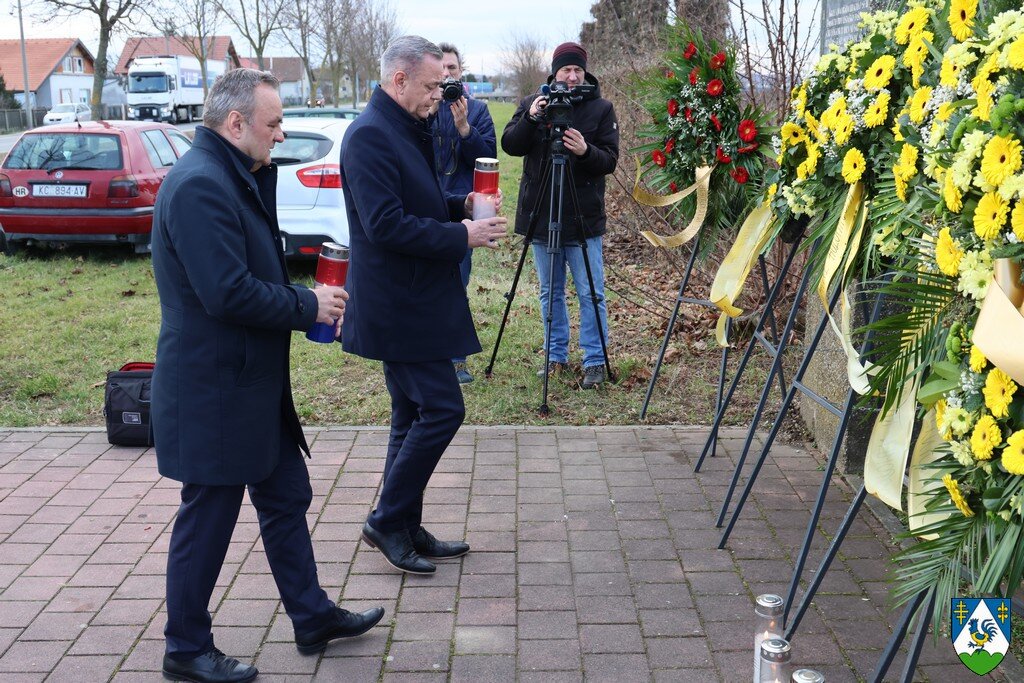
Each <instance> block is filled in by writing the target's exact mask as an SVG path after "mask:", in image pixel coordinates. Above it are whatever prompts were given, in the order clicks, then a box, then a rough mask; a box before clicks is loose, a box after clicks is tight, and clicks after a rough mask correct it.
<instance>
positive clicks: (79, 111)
mask: <svg viewBox="0 0 1024 683" xmlns="http://www.w3.org/2000/svg"><path fill="white" fill-rule="evenodd" d="M91 120H92V109H90V108H89V105H88V104H85V103H84V102H75V103H73V104H58V105H57V106H56V107H54V108H53V109H51V110H50V111H48V112H46V116H44V117H43V125H44V126H49V125H51V124H54V123H74V122H75V121H91Z"/></svg>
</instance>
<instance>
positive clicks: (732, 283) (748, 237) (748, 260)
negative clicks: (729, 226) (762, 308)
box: [708, 201, 772, 346]
mask: <svg viewBox="0 0 1024 683" xmlns="http://www.w3.org/2000/svg"><path fill="white" fill-rule="evenodd" d="M771 221H772V210H771V204H770V202H768V201H765V202H764V203H762V204H761V205H760V206H759V207H757V208H756V209H754V210H753V211H751V212H750V215H748V216H747V218H746V220H744V221H743V225H742V226H740V231H739V233H738V234H737V235H736V241H735V242H733V245H732V247H730V249H729V253H727V254H726V255H725V258H724V259H723V260H722V265H721V266H719V267H718V272H717V273H715V280H714V282H712V283H711V294H710V295H709V296H708V298H710V299H711V302H712V303H713V304H715V306H718V308H720V309H721V310H722V315H720V316H719V317H718V324H717V325H716V326H715V339H717V340H718V343H719V345H720V346H728V345H729V340H728V339H726V336H725V323H726V319H727V318H735V317H737V316H739V315H740V314H742V313H743V309H740V308H737V307H736V306H735V305H734V304H735V301H736V299H737V298H738V297H739V295H740V292H741V291H742V290H743V285H744V283H745V282H746V281H747V275H748V274H749V273H750V269H751V268H752V267H753V266H754V260H755V259H757V257H758V256H759V255H760V254H761V252H762V251H764V248H765V245H767V244H768V240H769V239H770V238H771V234H772V231H771V230H769V225H770V224H771Z"/></svg>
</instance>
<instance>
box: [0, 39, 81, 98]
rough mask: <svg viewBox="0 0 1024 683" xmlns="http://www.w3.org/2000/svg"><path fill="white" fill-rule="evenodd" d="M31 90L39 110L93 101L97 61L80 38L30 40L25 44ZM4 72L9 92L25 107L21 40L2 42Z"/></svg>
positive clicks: (0, 55) (0, 52) (0, 69)
mask: <svg viewBox="0 0 1024 683" xmlns="http://www.w3.org/2000/svg"><path fill="white" fill-rule="evenodd" d="M25 56H26V58H27V61H28V90H29V92H31V93H32V94H33V98H32V100H33V103H34V105H35V107H36V108H45V109H49V108H50V107H52V106H54V105H56V104H64V103H72V102H89V100H90V98H91V96H92V81H93V74H94V72H95V64H94V62H95V60H94V59H93V56H92V54H91V53H90V52H89V50H88V49H87V48H86V47H85V45H83V44H82V41H80V40H79V39H78V38H30V39H28V40H26V41H25ZM0 73H2V74H3V75H4V82H5V83H6V84H7V90H9V91H11V92H13V93H14V96H15V97H16V98H17V99H18V101H19V102H21V103H22V106H24V104H25V79H24V76H23V74H24V70H23V69H22V61H21V41H20V40H0Z"/></svg>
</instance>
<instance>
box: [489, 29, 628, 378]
mask: <svg viewBox="0 0 1024 683" xmlns="http://www.w3.org/2000/svg"><path fill="white" fill-rule="evenodd" d="M557 81H562V82H564V83H565V84H566V85H567V86H568V87H569V88H570V91H573V90H575V89H576V88H577V87H578V86H581V85H584V84H589V85H591V86H593V90H592V91H590V92H588V93H586V94H583V95H582V98H580V95H579V94H577V93H574V94H573V96H572V99H571V101H572V126H571V127H569V128H567V129H566V131H565V133H564V135H563V136H562V141H563V143H564V145H565V151H566V152H567V153H568V162H569V163H568V167H569V168H570V169H571V170H572V176H573V179H574V181H575V187H576V194H577V195H578V196H579V203H580V212H581V213H582V214H583V215H582V219H583V226H582V233H581V226H580V224H579V223H580V221H579V218H580V217H578V216H576V215H575V210H574V207H573V203H572V200H571V197H570V194H569V192H568V191H566V192H565V194H564V200H563V207H562V247H563V248H562V253H561V254H560V255H556V256H555V269H554V278H553V279H552V281H551V282H549V281H548V280H549V275H550V273H549V267H550V256H549V255H548V253H547V240H548V224H549V223H550V221H551V220H552V217H551V216H550V215H549V214H550V202H549V200H548V199H549V198H548V196H547V193H548V190H549V187H550V183H545V184H544V185H542V184H541V181H542V179H543V170H544V164H545V162H546V161H547V160H548V159H549V158H550V149H551V142H550V140H548V139H547V136H546V130H547V126H546V122H545V120H544V110H545V108H546V107H547V105H548V99H549V98H548V97H547V96H545V95H530V96H529V97H527V98H525V99H524V100H523V101H522V102H520V103H519V108H518V109H516V113H515V114H513V115H512V119H511V120H510V121H509V122H508V125H507V126H505V131H504V132H503V133H502V135H501V148H502V149H503V150H505V152H507V153H508V154H510V155H512V156H524V157H526V158H525V159H524V160H523V177H522V181H521V182H520V185H519V206H518V207H517V209H516V233H518V234H520V235H525V234H526V232H527V230H528V229H529V223H530V212H531V211H532V209H533V207H534V206H535V205H536V203H537V199H538V196H540V197H541V201H540V208H539V212H538V214H539V215H538V218H537V223H536V226H535V228H534V233H533V264H534V267H535V268H536V269H537V279H538V280H539V281H540V302H541V316H542V319H543V318H544V316H546V315H547V310H548V300H549V297H552V296H553V297H554V299H553V300H552V301H553V306H552V315H553V319H552V322H551V339H550V340H548V339H545V340H544V341H545V344H547V345H548V347H549V349H550V353H551V355H550V362H549V365H548V367H547V368H542V369H541V371H540V373H538V374H539V375H540V376H541V377H543V376H544V372H545V370H546V371H547V372H549V373H555V372H559V371H561V370H564V369H565V368H566V366H567V363H568V361H569V312H568V309H567V308H566V305H565V266H566V264H568V265H569V270H570V271H571V272H572V279H573V283H575V285H576V292H577V296H578V298H579V304H580V348H581V349H582V351H583V384H582V386H583V388H584V389H591V388H593V387H596V386H598V385H599V384H601V383H602V382H604V380H605V379H606V378H605V367H604V353H603V350H602V349H601V338H600V336H599V333H598V327H597V326H598V324H600V325H601V330H602V332H603V334H604V338H605V340H606V341H607V340H608V316H607V312H606V307H605V300H604V257H603V254H602V249H601V235H603V234H604V233H605V211H604V185H605V181H604V177H605V176H606V175H608V174H610V173H612V172H614V171H615V165H616V163H617V162H618V158H619V127H618V122H617V121H616V119H615V109H614V108H613V107H612V103H611V102H609V101H608V100H606V99H604V98H603V97H601V91H600V89H599V87H598V83H597V79H596V78H594V76H593V75H592V74H590V73H587V51H586V50H584V49H583V47H581V46H580V45H578V44H576V43H562V44H561V45H559V46H558V47H556V48H555V51H554V53H553V55H552V59H551V76H549V77H548V84H551V83H553V82H557ZM556 201H557V199H556ZM556 218H557V217H556ZM581 239H585V240H586V245H587V256H588V257H589V260H590V268H591V273H592V275H593V278H594V290H595V293H596V297H597V301H598V310H599V312H600V323H598V321H597V320H595V316H594V304H593V302H592V300H591V293H590V291H589V287H588V283H587V271H586V267H585V265H584V262H583V254H582V249H581V248H580V240H581ZM546 333H547V330H546V328H545V334H546Z"/></svg>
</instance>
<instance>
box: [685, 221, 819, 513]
mask: <svg viewBox="0 0 1024 683" xmlns="http://www.w3.org/2000/svg"><path fill="white" fill-rule="evenodd" d="M799 249H800V240H796V241H795V242H793V246H792V247H790V250H789V254H788V255H787V256H786V262H785V263H784V264H783V266H782V271H781V272H780V273H779V277H778V279H777V280H776V281H775V284H774V285H772V286H771V288H770V289H769V285H768V269H767V268H766V267H765V262H764V257H763V256H758V257H757V258H758V263H759V264H760V270H761V282H762V284H763V286H764V289H765V291H766V292H768V299H767V300H766V301H765V304H764V312H763V313H762V315H761V316H760V318H759V319H758V321H757V325H756V326H755V327H754V333H753V334H752V335H751V337H750V341H749V342H748V343H747V348H746V350H745V351H744V352H743V357H742V358H741V359H740V363H739V365H738V366H737V368H736V374H734V375H733V378H732V382H731V383H730V384H729V389H728V391H726V393H725V398H724V399H723V400H722V401H720V402H719V405H718V411H717V412H716V413H715V421H714V423H713V424H712V425H711V432H710V433H709V434H708V439H707V441H705V442H704V448H703V450H701V452H700V458H698V459H697V464H696V465H695V466H694V468H693V471H694V472H700V468H701V466H702V465H703V464H704V458H706V457H707V455H708V453H709V452H710V453H711V455H712V457H714V451H715V448H716V446H717V443H718V431H719V429H720V428H721V426H722V420H723V419H724V417H725V411H726V410H727V409H728V408H729V404H730V403H731V402H732V397H733V394H735V393H736V387H737V386H739V383H740V378H741V377H742V376H743V372H744V371H745V370H746V369H747V363H748V362H749V361H750V356H751V355H752V354H753V352H754V349H755V348H756V347H757V346H758V345H760V346H761V347H762V348H764V349H765V350H766V351H767V352H768V355H769V356H770V357H771V359H772V369H771V371H770V372H769V373H768V377H767V379H766V380H765V388H764V389H763V390H762V392H761V400H760V401H758V404H757V409H756V411H755V412H756V414H757V415H758V417H757V419H756V420H754V422H753V424H754V425H756V424H757V423H758V422H759V421H760V414H761V413H762V412H763V411H764V404H765V402H766V401H767V397H768V393H769V391H768V389H769V388H770V387H771V384H772V381H773V379H774V378H775V376H776V375H777V376H778V378H779V390H780V391H781V394H782V395H783V396H785V395H786V378H785V377H784V375H783V371H782V362H781V360H780V359H781V357H782V352H783V351H784V350H785V348H786V343H787V342H786V340H787V339H788V338H789V335H790V333H791V331H792V329H793V325H794V324H795V320H796V313H797V311H798V310H799V308H800V298H801V295H802V292H801V291H798V293H797V296H796V298H795V299H794V300H793V307H792V308H791V309H790V312H789V317H788V318H787V319H786V326H785V328H784V330H783V333H782V336H779V330H778V326H777V324H776V321H775V301H776V299H777V298H778V296H779V294H780V292H781V291H782V285H783V283H784V282H785V280H786V276H787V275H788V274H789V269H790V267H791V266H792V264H793V259H794V258H795V257H796V254H797V252H798V251H799ZM766 322H767V323H768V324H770V325H771V327H772V336H773V337H774V338H775V342H774V343H773V342H772V341H771V340H769V339H768V337H766V336H765V334H764V326H765V323H766ZM747 436H748V439H747V447H749V444H750V439H752V438H753V437H751V436H750V434H749V433H748V435H747ZM744 453H746V448H744ZM718 525H719V526H721V522H719V523H718Z"/></svg>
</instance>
